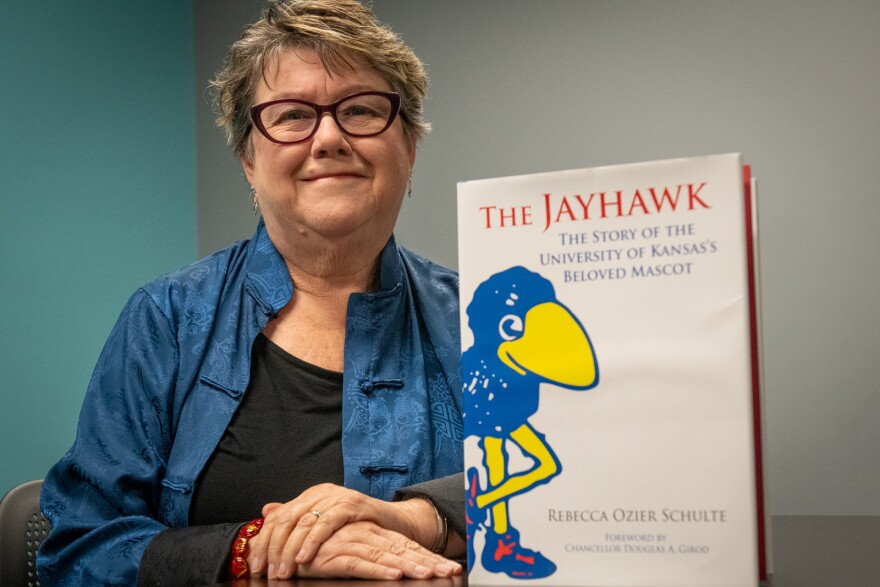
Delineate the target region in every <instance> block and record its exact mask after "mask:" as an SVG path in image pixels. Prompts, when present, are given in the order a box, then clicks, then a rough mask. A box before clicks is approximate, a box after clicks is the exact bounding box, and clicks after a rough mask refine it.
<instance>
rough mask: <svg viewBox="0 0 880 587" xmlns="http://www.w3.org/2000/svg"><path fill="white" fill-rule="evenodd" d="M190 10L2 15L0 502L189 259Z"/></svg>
mask: <svg viewBox="0 0 880 587" xmlns="http://www.w3.org/2000/svg"><path fill="white" fill-rule="evenodd" d="M193 34H194V33H193V7H192V2H190V1H182V0H164V1H159V0H152V1H150V2H112V1H110V0H105V1H99V0H79V1H77V2H64V1H61V0H55V1H50V2H46V3H34V2H31V1H29V0H9V1H6V2H4V3H3V7H2V8H0V193H2V208H0V267H2V271H0V275H2V280H3V282H2V287H0V307H2V309H3V310H2V318H0V374H2V383H0V386H2V387H0V398H2V407H0V495H2V494H3V493H5V491H6V490H7V489H9V488H10V487H12V486H14V485H16V484H18V483H21V482H23V481H27V480H29V479H35V478H41V477H43V476H44V475H45V473H46V471H47V470H48V469H49V467H50V466H51V465H52V463H54V462H55V461H56V460H57V459H58V458H59V457H60V456H61V455H62V454H64V452H65V451H66V450H67V449H68V448H69V447H70V445H71V443H72V442H73V437H74V431H75V427H76V419H77V414H78V413H79V408H80V405H81V403H82V399H83V395H84V393H85V389H86V385H87V382H88V379H89V376H90V374H91V369H92V367H93V366H94V364H95V361H96V359H97V357H98V354H99V352H100V350H101V346H102V344H103V341H104V339H105V338H106V336H107V334H108V333H109V331H110V328H111V327H112V325H113V322H114V321H115V319H116V317H117V315H118V314H119V311H120V309H121V307H122V305H123V304H124V303H125V301H126V299H127V298H128V296H129V295H131V293H132V292H133V291H134V289H135V288H136V287H137V286H138V285H140V284H141V283H143V282H144V281H146V280H148V279H150V278H152V277H154V276H157V275H160V274H162V273H165V272H167V271H170V270H173V269H175V268H177V267H179V266H181V265H183V264H185V263H188V262H190V261H192V260H193V259H194V258H195V254H196V240H197V237H196V228H195V227H196V153H195V99H194V93H195V87H196V86H195V80H194V73H193V72H194V65H193V62H194V60H193V52H194V51H193V46H194V42H193Z"/></svg>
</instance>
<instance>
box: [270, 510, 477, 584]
mask: <svg viewBox="0 0 880 587" xmlns="http://www.w3.org/2000/svg"><path fill="white" fill-rule="evenodd" d="M460 572H461V566H460V565H459V564H458V563H454V562H452V561H449V560H446V559H444V558H443V557H442V556H440V555H437V554H434V553H432V552H430V551H429V550H427V549H426V548H424V547H423V546H421V545H420V544H418V543H417V542H415V541H414V540H410V539H409V538H407V537H406V536H403V535H402V534H398V533H397V532H394V531H391V530H386V529H384V528H381V527H379V526H378V525H376V524H375V523H373V522H354V523H352V524H347V525H346V526H343V527H342V528H340V529H339V530H338V531H336V532H335V533H334V534H333V535H332V536H331V537H330V538H329V539H328V540H327V541H326V542H324V543H323V544H321V547H320V548H319V549H318V552H317V554H316V555H315V557H314V558H313V559H312V560H311V562H309V563H305V564H300V565H299V566H298V568H297V569H296V574H297V575H298V576H300V577H319V578H332V577H341V578H362V579H401V578H403V577H408V578H410V579H430V578H432V577H450V576H452V575H454V574H457V573H460ZM270 578H271V575H270ZM279 578H281V576H280V575H279Z"/></svg>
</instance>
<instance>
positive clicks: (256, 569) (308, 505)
mask: <svg viewBox="0 0 880 587" xmlns="http://www.w3.org/2000/svg"><path fill="white" fill-rule="evenodd" d="M263 515H264V516H265V521H264V523H263V529H262V530H261V532H260V534H258V535H257V536H256V537H254V538H252V539H251V541H250V549H249V550H250V552H249V555H248V567H249V568H250V570H251V573H252V574H255V575H257V574H266V575H268V576H269V577H271V578H281V579H284V578H289V577H292V576H293V575H294V574H296V573H297V569H298V567H301V566H307V567H306V568H308V569H309V570H310V572H312V571H314V570H315V569H318V572H321V573H323V572H325V571H326V569H325V567H327V566H328V564H329V563H331V561H333V562H332V564H330V565H329V566H330V567H332V568H333V569H334V570H339V569H338V566H339V562H338V560H337V557H339V556H342V557H344V560H346V561H347V564H350V565H352V568H357V572H358V574H357V575H349V574H342V575H331V574H322V575H321V576H345V577H348V576H358V577H364V578H382V577H384V575H381V576H378V577H377V576H375V574H374V572H375V571H376V570H377V569H376V568H375V567H374V566H373V565H370V564H360V563H358V562H357V561H358V560H363V561H364V562H365V563H376V561H377V560H378V558H377V557H378V553H376V552H373V551H369V550H366V551H365V550H364V548H357V547H356V544H355V543H356V540H355V539H356V538H357V534H355V535H352V534H351V533H350V530H347V531H345V532H343V533H342V534H341V535H340V536H336V535H337V534H338V533H340V532H342V531H343V530H344V529H346V528H347V527H348V526H357V524H358V523H360V522H371V523H372V524H373V525H374V526H375V527H376V528H377V529H378V530H381V531H382V532H378V533H377V532H367V533H366V534H363V535H362V536H361V537H362V538H364V539H365V540H366V539H369V540H368V541H367V542H365V543H364V544H366V545H367V548H368V549H369V548H371V547H373V546H380V547H381V548H385V549H388V548H392V547H393V548H392V550H388V551H387V552H391V553H393V554H394V555H395V556H396V557H398V558H395V559H394V562H395V563H396V564H394V565H392V568H396V569H398V570H399V571H401V572H403V573H404V574H405V576H408V577H410V576H412V577H417V578H420V577H423V575H422V574H419V573H422V571H421V570H418V571H417V570H416V569H415V568H414V566H413V565H412V564H403V563H404V562H407V563H411V562H412V561H413V560H418V561H419V562H418V563H416V564H417V565H425V564H427V565H428V566H429V570H432V572H431V573H430V574H429V575H427V576H439V577H443V576H450V575H453V574H457V573H459V572H461V565H459V564H458V563H455V562H452V561H449V560H447V559H445V558H443V557H442V556H439V555H436V554H434V553H431V552H430V551H428V550H427V549H425V548H424V547H423V546H421V545H420V543H421V544H429V543H430V542H431V539H433V537H434V536H435V535H436V531H437V528H436V525H437V524H436V514H435V513H434V509H433V506H432V505H431V504H430V502H427V501H425V500H416V499H413V500H409V501H404V502H393V503H392V502H385V501H382V500H378V499H375V498H371V497H369V496H367V495H364V494H363V493H360V492H358V491H354V490H351V489H347V488H345V487H341V486H339V485H333V484H329V483H325V484H321V485H316V486H314V487H311V488H309V489H308V490H306V491H304V492H303V493H302V494H301V495H299V496H298V497H297V498H296V499H293V500H291V501H289V502H287V503H284V504H281V503H271V504H267V505H266V506H265V507H264V508H263ZM357 527H358V528H360V530H363V527H362V526H357ZM389 533H390V534H389ZM380 536H381V537H380ZM334 537H335V538H334ZM389 540H390V541H391V542H390V543H389V542H388V541H389ZM410 543H411V544H410ZM325 545H327V547H326V548H325ZM362 546H363V545H362ZM415 547H417V548H415ZM383 552H385V551H383ZM412 552H416V553H418V556H417V557H416V558H415V559H413V558H412V556H411V553H412ZM319 554H320V557H321V558H320V561H319V560H318V556H319ZM361 555H364V556H365V557H366V558H363V559H360V558H358V557H359V556H361ZM403 555H406V556H403ZM401 557H402V558H401ZM386 558H387V557H386ZM313 562H314V565H312V564H311V563H313ZM315 565H317V566H315ZM380 566H381V565H380ZM343 570H344V569H343ZM349 572H350V571H349ZM383 572H387V569H386V570H384V571H383ZM364 573H366V574H364ZM412 573H416V574H415V575H413V574H412Z"/></svg>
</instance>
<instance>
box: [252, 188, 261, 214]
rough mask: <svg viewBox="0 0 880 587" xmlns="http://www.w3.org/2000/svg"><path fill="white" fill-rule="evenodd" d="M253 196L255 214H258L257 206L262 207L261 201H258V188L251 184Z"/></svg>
mask: <svg viewBox="0 0 880 587" xmlns="http://www.w3.org/2000/svg"><path fill="white" fill-rule="evenodd" d="M251 197H252V198H253V200H254V216H256V215H257V208H259V207H260V203H259V202H258V201H257V190H255V189H254V186H251Z"/></svg>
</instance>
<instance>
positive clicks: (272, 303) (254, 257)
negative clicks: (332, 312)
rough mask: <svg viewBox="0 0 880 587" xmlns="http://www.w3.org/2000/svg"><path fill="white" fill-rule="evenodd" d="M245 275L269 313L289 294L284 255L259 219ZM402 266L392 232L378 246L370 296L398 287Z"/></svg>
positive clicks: (279, 305)
mask: <svg viewBox="0 0 880 587" xmlns="http://www.w3.org/2000/svg"><path fill="white" fill-rule="evenodd" d="M247 246H248V262H247V276H248V282H249V284H250V286H251V288H252V290H251V291H252V292H253V293H254V294H256V295H255V298H256V300H257V301H258V303H260V305H261V306H262V307H263V310H264V311H265V312H266V313H267V314H268V315H270V316H274V315H275V314H277V313H278V312H279V311H280V310H281V308H283V307H284V306H286V305H287V303H288V302H289V301H290V298H291V297H292V296H293V289H294V288H293V282H292V281H291V279H290V273H288V271H287V265H286V264H285V263H284V257H282V256H281V253H279V252H278V249H276V248H275V245H274V244H273V243H272V240H271V239H270V238H269V233H268V232H267V231H266V224H265V223H264V222H263V219H262V218H260V221H259V222H258V223H257V230H256V232H255V233H254V237H253V238H252V239H251V240H250V242H249V243H248V245H247ZM402 282H403V266H402V263H401V260H400V255H399V254H398V251H397V242H396V241H395V239H394V235H391V237H390V238H389V239H388V242H387V243H386V244H385V248H383V249H382V257H381V261H380V262H379V283H380V288H381V289H380V290H379V291H377V292H372V293H373V295H380V296H381V295H389V294H392V293H395V292H396V291H397V290H399V289H400V287H399V286H400V285H401V283H402Z"/></svg>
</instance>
